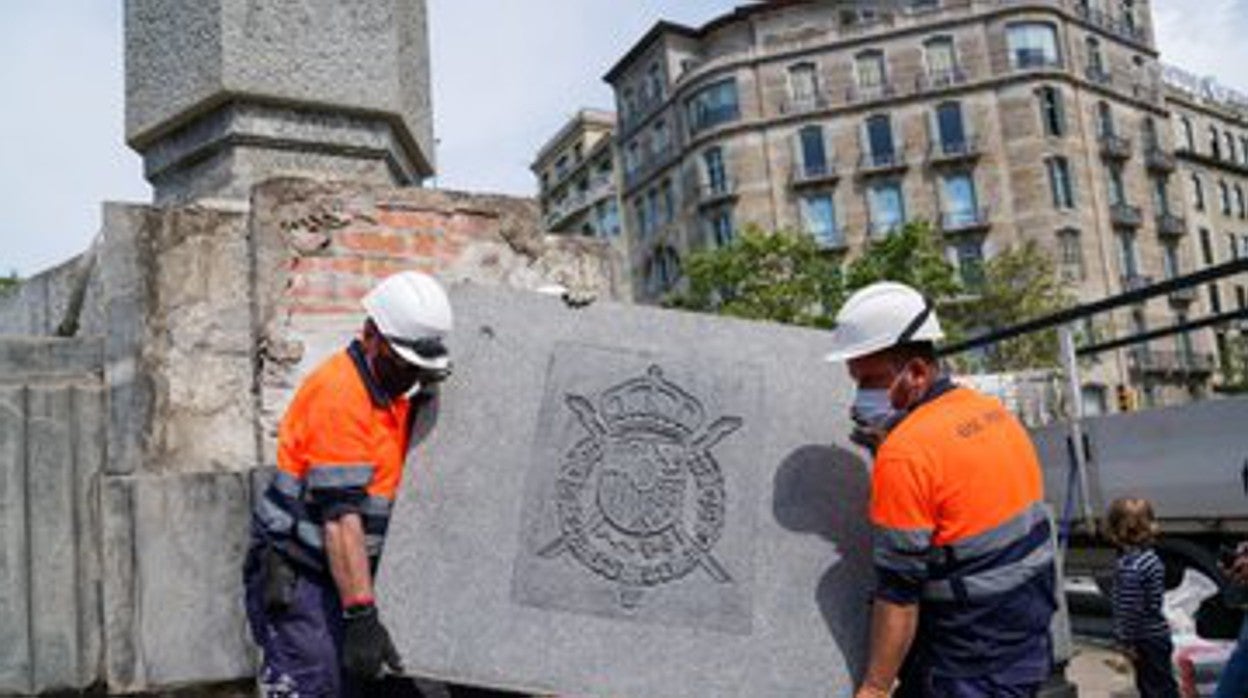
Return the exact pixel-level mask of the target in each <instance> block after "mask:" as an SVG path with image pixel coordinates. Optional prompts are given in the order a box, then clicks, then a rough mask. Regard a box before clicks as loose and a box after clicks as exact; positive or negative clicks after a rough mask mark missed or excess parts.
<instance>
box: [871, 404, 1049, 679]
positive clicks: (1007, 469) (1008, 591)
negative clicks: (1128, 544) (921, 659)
mask: <svg viewBox="0 0 1248 698" xmlns="http://www.w3.org/2000/svg"><path fill="white" fill-rule="evenodd" d="M871 520H872V524H873V525H874V528H875V545H874V559H875V566H876V573H877V577H878V581H879V585H878V588H877V592H876V593H877V596H878V597H880V598H882V599H885V600H887V601H891V602H893V603H899V604H913V603H919V604H920V614H919V615H920V640H921V644H922V645H923V649H924V653H925V661H926V662H927V663H928V664H930V665H931V670H932V671H934V672H935V673H937V674H944V675H949V676H975V675H980V674H988V673H991V672H992V671H994V670H995V669H996V668H998V667H1001V666H1006V665H1009V664H1011V663H1013V662H1017V661H1018V660H1019V659H1020V658H1021V657H1024V656H1026V655H1027V653H1029V652H1040V651H1043V652H1047V651H1048V646H1049V645H1048V642H1047V633H1048V631H1049V623H1050V621H1051V619H1052V615H1053V612H1054V610H1055V608H1056V602H1055V596H1054V594H1055V589H1054V586H1055V584H1056V572H1055V567H1054V561H1055V550H1054V545H1053V542H1052V525H1051V523H1050V520H1049V515H1048V510H1047V509H1046V508H1045V506H1044V491H1043V481H1042V475H1041V471H1040V464H1039V461H1038V459H1037V457H1036V454H1035V449H1034V448H1033V446H1032V443H1031V440H1030V439H1029V437H1028V436H1027V432H1026V430H1024V429H1023V427H1022V425H1021V424H1019V423H1018V421H1017V420H1016V419H1015V418H1014V417H1013V415H1011V414H1010V413H1009V412H1008V411H1007V410H1006V409H1005V408H1004V407H1003V406H1002V405H1001V403H999V402H998V401H996V400H994V399H992V398H989V397H987V396H984V395H981V394H979V393H976V392H974V391H972V390H969V389H967V388H961V387H956V386H954V385H953V384H952V383H949V382H947V381H946V382H942V383H941V384H938V386H937V387H936V388H935V389H934V390H933V391H932V392H931V393H930V394H929V396H928V397H927V398H926V399H925V400H924V401H923V402H922V403H921V404H920V405H919V406H917V407H915V408H914V409H913V410H911V412H910V413H909V414H908V415H907V416H906V418H905V419H903V420H902V421H901V422H900V423H899V424H897V425H896V426H895V427H894V429H893V430H892V431H891V432H890V433H889V435H888V437H887V438H886V439H885V441H884V443H883V444H881V446H880V449H879V452H878V454H877V456H876V460H875V465H874V468H873V471H872V495H871Z"/></svg>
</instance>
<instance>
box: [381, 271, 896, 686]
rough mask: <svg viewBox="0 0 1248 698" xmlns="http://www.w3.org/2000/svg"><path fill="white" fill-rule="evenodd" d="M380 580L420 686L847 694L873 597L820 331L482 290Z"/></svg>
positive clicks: (851, 465)
mask: <svg viewBox="0 0 1248 698" xmlns="http://www.w3.org/2000/svg"><path fill="white" fill-rule="evenodd" d="M451 300H452V303H453V304H454V306H455V313H456V330H455V332H454V333H453V334H452V336H451V337H450V338H449V340H448V342H449V345H450V347H451V350H452V352H453V355H454V356H455V361H456V367H455V375H454V377H453V378H452V380H451V382H450V383H448V384H447V385H446V386H445V392H444V394H443V396H442V400H441V406H440V409H439V413H438V421H437V423H436V425H435V426H434V427H433V428H432V430H431V431H429V432H428V436H427V437H425V438H424V440H422V441H421V442H420V443H418V444H416V445H415V448H414V451H413V454H412V456H411V460H410V461H409V463H408V471H407V472H408V474H407V477H408V478H409V479H408V480H407V482H406V483H405V486H404V488H403V490H402V492H401V494H400V499H399V501H398V503H397V505H396V509H395V517H394V519H393V521H392V523H391V528H390V532H389V535H388V542H387V545H386V553H385V556H384V557H383V559H382V563H381V568H380V570H379V573H378V580H377V584H378V595H379V607H380V608H381V609H382V613H383V615H384V616H385V619H386V623H387V625H388V627H389V628H390V629H391V632H392V634H393V635H394V637H395V641H396V643H397V644H398V646H399V650H400V652H401V653H402V655H403V658H404V661H405V663H406V666H407V668H408V669H409V670H410V671H411V672H412V673H414V674H415V675H419V676H427V677H430V678H434V679H441V680H447V681H454V682H457V683H465V684H470V685H480V686H488V687H495V688H502V689H508V690H513V691H521V692H526V693H532V694H539V695H551V694H553V695H575V696H627V697H628V698H650V697H653V698H683V697H686V696H688V697H690V698H692V697H694V696H696V697H697V698H705V696H717V697H718V696H743V697H746V696H748V697H756V696H849V695H851V694H852V690H853V685H854V679H855V677H856V676H858V675H859V672H860V671H861V668H862V664H863V661H864V659H865V657H864V655H865V650H866V641H867V620H868V611H869V606H868V602H869V598H870V591H871V587H872V584H873V575H872V570H871V564H870V550H871V544H870V527H869V525H868V523H867V516H866V502H867V499H868V471H867V465H866V462H865V460H864V459H863V457H862V453H861V452H860V451H859V450H858V449H856V448H852V447H850V446H848V445H847V443H846V442H847V439H846V434H847V433H848V430H849V425H848V419H847V417H846V413H847V405H848V403H849V400H850V396H851V386H850V383H849V380H848V378H847V377H846V376H845V375H844V370H843V367H840V366H832V365H830V364H827V363H825V362H823V361H822V356H823V352H824V351H825V349H826V342H827V339H826V334H825V333H823V332H818V331H813V330H806V329H798V328H792V327H782V326H777V325H771V324H762V323H749V322H743V321H738V320H731V319H725V318H718V317H711V316H705V315H696V314H691V313H683V312H672V311H664V310H658V309H654V308H642V307H635V306H624V305H616V304H613V303H602V302H600V303H594V304H592V305H590V306H589V307H587V308H582V309H571V308H568V307H567V306H565V305H564V303H563V302H562V301H561V300H559V299H558V298H553V297H548V296H543V295H540V294H533V293H523V292H515V291H502V290H497V289H489V288H484V287H480V286H474V285H471V284H469V285H462V286H457V287H455V288H453V289H452V296H451Z"/></svg>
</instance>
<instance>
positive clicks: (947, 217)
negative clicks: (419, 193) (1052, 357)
mask: <svg viewBox="0 0 1248 698" xmlns="http://www.w3.org/2000/svg"><path fill="white" fill-rule="evenodd" d="M1151 23H1152V15H1151V11H1150V8H1149V5H1148V3H1147V2H1145V1H1143V0H1136V1H1132V0H1034V1H1025V0H908V1H905V2H894V3H861V2H802V1H798V0H781V1H779V2H768V3H759V4H755V5H748V6H744V7H741V8H739V9H737V10H736V11H734V12H732V13H730V14H727V15H725V16H723V17H720V18H718V19H716V20H714V21H712V22H710V23H709V24H707V25H705V26H703V27H700V28H691V27H686V26H681V25H677V24H672V23H668V22H660V23H659V24H658V25H656V26H655V27H654V28H653V29H652V30H651V31H650V32H649V33H648V34H647V35H646V36H645V37H643V38H642V39H641V40H640V41H639V42H638V43H637V44H636V45H635V46H634V47H633V48H632V49H631V50H630V51H629V52H628V53H627V54H626V55H625V56H624V57H623V58H622V59H621V60H620V61H619V62H618V63H617V64H616V65H615V66H614V67H613V68H612V69H611V70H610V72H609V73H608V74H607V76H606V80H607V82H608V83H610V84H611V86H612V87H613V88H614V91H615V94H616V100H617V107H618V113H619V119H618V126H617V131H616V140H617V143H618V148H619V151H620V160H621V170H622V179H621V183H620V193H621V202H622V207H623V220H624V228H625V231H626V237H627V238H628V239H629V254H630V264H631V266H632V271H633V286H634V293H635V296H636V297H637V300H639V301H641V302H653V301H655V300H658V299H660V298H662V297H663V296H664V295H665V294H666V293H667V292H669V291H670V290H671V289H673V288H674V287H675V286H676V285H677V284H678V283H679V281H680V278H681V263H682V260H683V259H684V258H685V257H686V256H687V255H688V254H689V253H690V252H691V251H694V250H697V249H701V248H704V247H707V246H714V245H720V244H724V243H726V242H728V241H730V240H731V239H732V237H733V235H734V234H735V232H736V231H739V230H740V229H741V228H743V227H744V226H746V225H757V226H760V227H761V228H763V229H765V230H787V231H794V232H796V233H800V234H809V235H812V236H813V237H814V238H815V239H816V240H817V241H818V242H819V243H820V244H821V245H822V246H823V247H825V248H826V249H827V250H829V252H830V253H834V254H835V253H841V254H845V255H853V254H855V253H856V252H857V251H859V250H861V249H863V248H864V246H865V245H867V244H868V243H869V242H870V241H871V240H872V239H876V238H878V237H880V236H884V235H887V234H888V233H889V231H891V230H893V229H895V228H897V227H898V226H899V225H901V224H903V223H904V222H907V221H910V220H920V219H922V220H927V221H930V222H933V223H934V224H936V225H937V226H938V227H939V229H940V230H941V231H942V235H943V237H944V241H945V244H946V248H947V253H948V256H949V259H950V261H951V262H952V263H953V264H954V265H955V267H956V268H957V269H958V271H959V273H960V275H961V277H962V280H963V282H964V285H965V286H966V287H967V288H968V289H971V290H972V291H973V289H974V287H975V284H976V283H977V282H978V280H979V279H980V278H981V273H982V265H983V262H984V260H986V259H988V258H991V257H992V256H993V255H994V254H997V253H999V252H1000V251H1002V250H1005V249H1007V248H1010V247H1013V246H1016V245H1019V244H1021V243H1023V242H1025V241H1035V242H1036V243H1038V244H1039V245H1040V246H1041V247H1042V248H1043V249H1045V250H1046V251H1047V252H1048V253H1049V254H1050V255H1051V256H1052V257H1053V258H1054V259H1055V260H1056V261H1057V262H1058V265H1059V268H1060V270H1061V274H1062V276H1063V278H1064V279H1065V281H1066V282H1067V283H1068V285H1069V288H1070V289H1071V290H1072V291H1073V292H1074V293H1075V294H1076V295H1077V296H1078V297H1079V298H1080V299H1081V300H1092V299H1099V298H1104V297H1107V296H1111V295H1115V294H1118V293H1121V292H1123V291H1126V290H1131V289H1135V288H1140V287H1142V286H1144V285H1147V284H1149V283H1150V282H1152V281H1155V280H1157V279H1159V278H1161V277H1163V276H1166V275H1172V274H1178V273H1183V272H1185V271H1190V270H1192V269H1193V268H1194V267H1196V266H1197V265H1198V264H1199V263H1201V262H1202V260H1203V257H1201V256H1199V255H1198V252H1199V248H1198V246H1197V245H1195V244H1193V242H1192V240H1193V237H1194V236H1193V235H1192V233H1191V230H1192V224H1191V220H1190V219H1189V218H1188V214H1187V198H1188V197H1185V196H1183V186H1184V185H1181V184H1178V183H1177V182H1176V179H1180V178H1181V177H1180V172H1179V170H1180V168H1186V167H1187V166H1188V165H1187V163H1188V161H1187V159H1180V158H1176V156H1175V150H1174V137H1173V129H1172V128H1169V127H1168V124H1169V119H1170V101H1169V99H1170V98H1169V97H1168V95H1170V92H1168V91H1166V90H1164V89H1163V81H1162V78H1161V74H1162V68H1161V65H1160V63H1159V56H1158V52H1157V49H1156V47H1155V44H1154V40H1153V31H1152V24H1151ZM1236 148H1237V149H1238V150H1237V152H1242V151H1243V147H1242V146H1241V145H1238V144H1237V146H1236ZM1232 186H1233V185H1232ZM1232 191H1233V189H1232ZM1232 196H1233V195H1232ZM1199 302H1200V299H1198V298H1193V297H1192V294H1190V293H1186V294H1176V295H1175V296H1174V297H1171V298H1166V299H1155V300H1152V301H1149V302H1148V303H1146V304H1141V305H1139V306H1136V307H1133V308H1131V309H1129V310H1125V311H1122V312H1117V313H1114V314H1113V315H1112V317H1110V316H1106V317H1105V318H1103V319H1102V320H1101V321H1100V322H1099V324H1098V325H1097V326H1095V327H1089V328H1088V329H1089V334H1095V336H1098V337H1105V336H1107V335H1113V336H1126V335H1130V334H1135V333H1137V332H1140V331H1145V330H1148V329H1150V328H1154V329H1155V328H1160V327H1167V326H1170V325H1173V324H1175V322H1176V321H1182V320H1183V319H1185V318H1187V317H1193V316H1194V315H1195V313H1197V312H1198V310H1197V307H1198V305H1199ZM1208 334H1209V333H1193V334H1190V335H1184V336H1181V338H1180V344H1179V345H1176V344H1174V343H1170V344H1168V345H1167V346H1162V344H1163V343H1162V342H1161V341H1158V342H1154V343H1152V344H1150V345H1147V346H1143V347H1134V348H1132V349H1129V350H1121V351H1115V352H1108V353H1105V354H1102V355H1100V356H1098V357H1096V359H1095V360H1094V361H1092V363H1091V364H1090V365H1089V366H1088V367H1087V372H1086V376H1085V377H1086V378H1087V381H1086V387H1085V395H1084V403H1085V406H1086V407H1087V408H1088V409H1089V410H1090V411H1092V412H1100V411H1105V410H1107V409H1108V408H1109V407H1110V406H1111V404H1112V403H1114V402H1115V400H1114V399H1113V396H1114V395H1115V394H1121V393H1122V392H1123V390H1124V389H1129V390H1130V394H1132V395H1136V396H1138V398H1139V399H1140V401H1142V402H1144V403H1147V404H1167V403H1172V402H1181V401H1183V400H1185V399H1187V398H1189V397H1191V396H1193V395H1199V394H1200V393H1202V392H1204V391H1205V390H1207V389H1208V387H1209V385H1210V382H1211V379H1212V378H1213V374H1214V371H1215V368H1216V361H1215V359H1214V357H1213V352H1214V346H1213V342H1214V340H1213V338H1212V337H1211V336H1206V335H1208ZM1154 345H1156V346H1154Z"/></svg>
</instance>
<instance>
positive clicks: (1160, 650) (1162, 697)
mask: <svg viewBox="0 0 1248 698" xmlns="http://www.w3.org/2000/svg"><path fill="white" fill-rule="evenodd" d="M1127 646H1128V647H1130V648H1131V649H1132V650H1134V651H1135V656H1134V657H1133V658H1132V659H1131V666H1132V668H1134V669H1135V688H1136V690H1138V691H1139V692H1140V698H1179V685H1178V683H1176V682H1175V680H1174V664H1173V663H1172V662H1171V656H1172V655H1173V654H1174V643H1173V642H1171V641H1170V636H1169V635H1158V636H1157V637H1148V638H1143V639H1140V640H1132V641H1131V642H1129V643H1127Z"/></svg>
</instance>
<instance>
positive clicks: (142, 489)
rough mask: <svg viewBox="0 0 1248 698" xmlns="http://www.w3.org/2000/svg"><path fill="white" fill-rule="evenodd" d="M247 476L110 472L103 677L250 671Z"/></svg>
mask: <svg viewBox="0 0 1248 698" xmlns="http://www.w3.org/2000/svg"><path fill="white" fill-rule="evenodd" d="M248 492H249V486H248V476H247V475H246V474H244V473H221V474H216V473H205V474H198V475H177V476H164V477H140V478H119V477H113V478H109V482H108V483H107V489H106V498H105V507H106V509H107V511H106V512H105V522H106V524H105V532H104V538H105V548H104V555H105V560H104V569H105V574H106V575H109V576H111V577H112V578H108V577H106V583H107V588H106V594H107V597H106V608H107V616H106V623H107V626H106V627H107V632H108V651H109V658H108V671H109V676H108V683H109V686H110V688H112V689H114V690H151V689H156V688H161V687H166V686H176V685H186V684H197V683H212V682H219V681H229V680H234V679H238V678H240V677H246V676H249V675H251V674H252V673H253V671H254V666H253V656H252V649H251V645H250V643H249V641H248V639H247V638H248V636H247V631H246V622H245V618H244V615H243V610H242V599H243V597H242V573H241V570H242V561H243V555H244V553H245V551H246V546H247V540H248V521H249V519H248V512H249V507H248V500H249V494H248Z"/></svg>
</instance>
